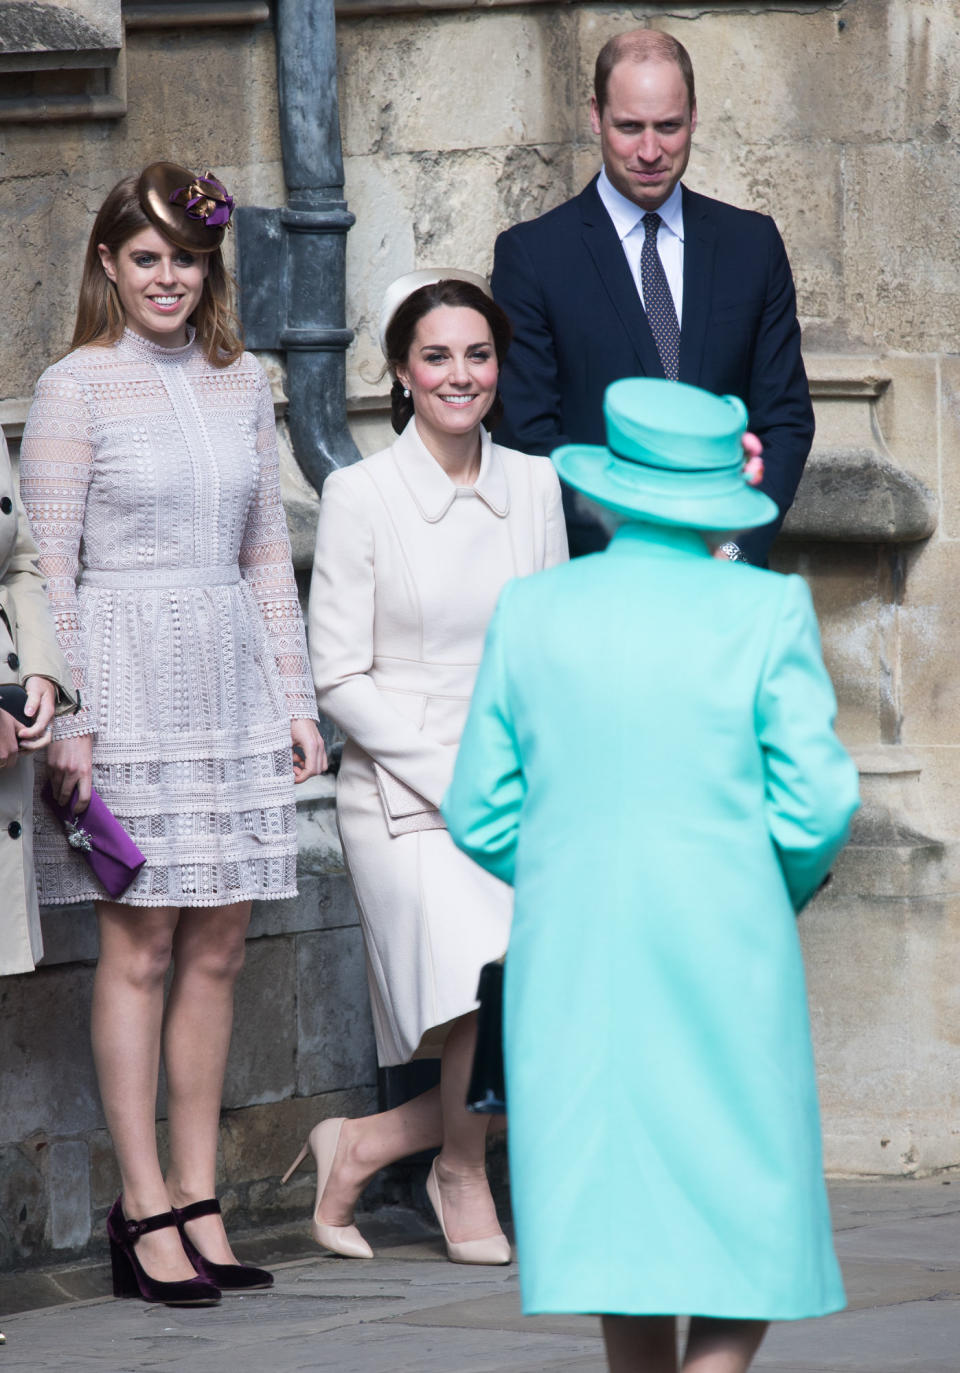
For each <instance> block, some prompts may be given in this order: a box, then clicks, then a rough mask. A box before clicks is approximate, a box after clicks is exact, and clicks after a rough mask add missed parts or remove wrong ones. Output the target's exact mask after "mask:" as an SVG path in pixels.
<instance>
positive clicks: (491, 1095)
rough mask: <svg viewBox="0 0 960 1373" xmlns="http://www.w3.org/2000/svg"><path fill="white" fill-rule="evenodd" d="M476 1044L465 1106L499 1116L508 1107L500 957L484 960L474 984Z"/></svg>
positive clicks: (501, 961) (483, 1113) (470, 1109)
mask: <svg viewBox="0 0 960 1373" xmlns="http://www.w3.org/2000/svg"><path fill="white" fill-rule="evenodd" d="M477 1000H478V1001H479V1002H480V1008H479V1010H478V1011H477V1047H476V1049H475V1050H474V1055H473V1071H472V1072H471V1074H470V1085H469V1087H468V1088H467V1110H468V1111H476V1112H477V1113H478V1114H479V1115H489V1116H500V1115H504V1114H505V1112H506V1109H507V1092H506V1086H505V1084H504V1074H503V959H502V958H501V959H499V960H498V961H497V962H496V963H484V965H483V967H482V968H481V969H480V985H479V986H478V987H477Z"/></svg>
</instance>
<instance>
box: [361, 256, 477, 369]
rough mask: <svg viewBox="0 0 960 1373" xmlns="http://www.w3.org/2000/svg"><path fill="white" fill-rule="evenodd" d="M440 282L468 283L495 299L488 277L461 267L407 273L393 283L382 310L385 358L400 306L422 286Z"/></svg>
mask: <svg viewBox="0 0 960 1373" xmlns="http://www.w3.org/2000/svg"><path fill="white" fill-rule="evenodd" d="M438 281H467V282H469V283H470V285H471V286H476V287H478V289H479V290H481V291H482V292H483V294H484V295H485V296H489V297H490V299H491V300H492V299H493V292H492V291H491V290H490V283H489V282H488V281H487V279H486V277H482V276H479V275H478V274H477V273H476V272H464V271H461V269H460V268H459V267H427V268H423V269H421V270H420V271H419V272H407V273H405V275H404V276H402V277H397V279H396V281H391V283H390V285H389V286H388V287H387V289H386V292H385V294H384V297H383V305H382V307H381V309H380V329H379V336H380V351H381V352H382V353H383V355H384V357H386V355H387V329H388V328H389V327H390V321H391V320H392V319H393V317H394V315H395V314H396V313H397V311H398V310H399V309H400V306H401V305H402V304H403V302H404V301H405V300H406V299H407V297H408V296H412V295H413V293H414V291H419V290H420V287H421V286H435V285H436V283H437V282H438Z"/></svg>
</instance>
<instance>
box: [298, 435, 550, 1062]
mask: <svg viewBox="0 0 960 1373" xmlns="http://www.w3.org/2000/svg"><path fill="white" fill-rule="evenodd" d="M566 557H567V541H566V532H565V529H564V522H563V512H562V508H561V502H560V487H559V483H558V481H557V477H556V474H555V472H554V470H553V467H552V465H551V464H550V462H549V461H548V460H547V459H546V458H538V457H528V456H527V455H526V454H523V453H517V452H514V451H512V450H511V449H507V448H501V447H499V446H498V445H496V444H494V443H491V441H490V436H489V435H488V434H487V433H486V431H483V434H482V454H481V464H480V475H479V477H478V478H477V482H476V485H475V486H473V487H457V486H455V485H454V484H453V483H452V482H451V481H450V479H449V477H447V475H446V473H445V472H444V471H443V469H442V468H441V467H440V465H439V463H437V462H436V461H435V459H434V458H433V457H432V456H431V455H430V453H429V452H428V450H427V449H426V447H425V446H424V444H423V442H422V441H421V439H420V436H419V434H418V432H417V429H416V423H415V421H413V420H411V422H410V424H408V425H407V428H406V429H405V430H404V432H403V433H402V434H401V435H400V437H399V438H398V439H397V441H396V442H395V443H394V444H393V445H392V446H391V447H390V448H386V449H384V450H383V451H382V452H380V453H376V454H374V455H373V456H372V457H369V458H366V459H364V460H363V461H362V462H359V463H356V464H355V465H354V466H352V467H347V468H343V469H341V470H340V471H338V472H334V473H331V475H330V476H329V477H327V479H326V482H325V484H324V489H323V499H322V501H321V503H320V521H319V525H318V528H317V547H316V557H315V560H314V568H313V581H312V586H311V591H310V606H309V640H310V657H311V662H312V666H313V673H314V678H315V681H316V685H317V695H318V701H319V704H320V707H321V709H322V710H324V711H325V712H326V713H327V714H328V715H329V716H330V717H331V719H333V720H335V721H336V722H337V724H339V725H340V726H341V727H342V729H343V730H344V731H345V732H346V734H347V735H348V742H347V744H346V746H345V747H344V751H343V762H342V764H341V768H340V774H339V777H338V779H337V817H338V823H339V827H340V835H341V839H342V841H343V849H344V854H345V857H346V860H347V865H348V867H349V870H350V875H351V879H352V881H353V886H354V891H355V893H356V897H357V905H358V907H359V911H360V918H361V924H362V927H363V933H364V940H365V945H366V952H367V971H368V978H369V984H370V996H371V1003H372V1008H373V1019H374V1027H375V1030H376V1037H377V1049H378V1056H379V1059H380V1063H381V1065H383V1066H388V1065H390V1064H396V1063H404V1062H406V1061H407V1060H408V1059H410V1058H412V1057H414V1056H418V1055H423V1056H429V1055H431V1054H436V1053H437V1052H438V1051H439V1048H440V1046H441V1044H442V1041H443V1038H444V1035H445V1030H446V1027H447V1026H448V1024H449V1022H450V1021H451V1020H453V1019H455V1018H456V1017H457V1016H461V1015H464V1014H466V1013H467V1012H468V1011H470V1010H472V1009H473V1008H474V1007H475V1006H476V988H477V977H478V974H479V971H480V968H481V966H482V965H483V964H484V963H485V962H487V961H489V960H490V959H492V958H498V957H499V956H500V955H501V954H502V953H503V951H504V949H505V948H506V944H507V938H508V934H509V925H510V916H511V910H512V895H511V892H510V889H509V887H507V886H506V885H505V884H503V883H502V882H500V881H499V880H498V879H497V878H495V877H492V876H491V875H490V874H489V873H486V872H484V871H483V870H482V869H481V868H480V867H478V866H477V865H476V864H474V863H473V862H472V861H471V860H470V859H468V858H466V857H465V856H464V855H463V854H462V853H460V852H459V850H457V849H456V848H455V847H454V845H453V844H452V843H451V841H450V838H449V836H448V834H447V832H446V830H445V829H444V828H442V825H443V821H442V819H441V818H440V816H439V814H438V813H437V812H436V810H435V807H437V806H438V805H439V803H440V800H441V798H442V796H443V794H444V792H445V791H446V788H447V785H448V784H449V781H450V778H451V776H452V773H453V764H454V760H455V757H456V752H457V745H458V743H459V740H460V733H461V730H462V729H463V724H464V721H465V719H466V713H467V707H468V705H469V702H470V695H471V692H472V690H473V681H474V677H475V675H476V670H477V666H478V664H479V662H480V657H481V654H482V651H483V641H484V636H485V634H486V629H487V624H488V622H489V620H490V617H491V615H492V614H493V609H494V606H495V605H496V601H497V597H498V595H499V593H500V591H501V589H502V587H503V586H504V584H505V583H506V582H507V581H509V580H510V579H511V578H513V577H524V576H527V575H528V574H529V573H531V572H536V571H539V570H540V569H542V568H544V567H550V566H552V565H554V564H555V563H559V562H563V561H565V559H566Z"/></svg>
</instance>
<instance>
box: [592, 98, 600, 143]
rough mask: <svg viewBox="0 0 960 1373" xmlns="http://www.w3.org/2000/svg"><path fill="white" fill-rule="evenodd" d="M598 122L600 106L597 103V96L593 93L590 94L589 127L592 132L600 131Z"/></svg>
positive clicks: (597, 132)
mask: <svg viewBox="0 0 960 1373" xmlns="http://www.w3.org/2000/svg"><path fill="white" fill-rule="evenodd" d="M600 122H601V116H600V106H599V105H598V104H597V97H596V96H595V95H591V97H590V127H591V129H592V130H593V132H594V133H595V134H599V132H600Z"/></svg>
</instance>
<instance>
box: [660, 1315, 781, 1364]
mask: <svg viewBox="0 0 960 1373" xmlns="http://www.w3.org/2000/svg"><path fill="white" fill-rule="evenodd" d="M768 1324H769V1322H767V1321H726V1320H718V1319H716V1318H715V1317H712V1316H693V1317H691V1320H690V1332H689V1334H688V1336H687V1349H686V1353H685V1355H684V1359H683V1364H682V1368H683V1373H746V1370H747V1369H748V1368H749V1367H750V1364H751V1363H752V1361H753V1356H754V1355H755V1354H756V1352H757V1350H758V1349H759V1348H760V1342H761V1340H762V1339H763V1337H764V1335H765V1334H766V1333H767V1327H768Z"/></svg>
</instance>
